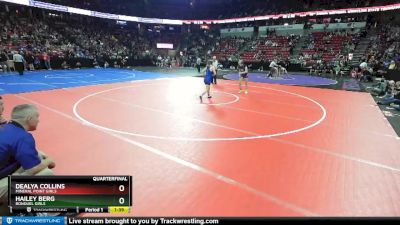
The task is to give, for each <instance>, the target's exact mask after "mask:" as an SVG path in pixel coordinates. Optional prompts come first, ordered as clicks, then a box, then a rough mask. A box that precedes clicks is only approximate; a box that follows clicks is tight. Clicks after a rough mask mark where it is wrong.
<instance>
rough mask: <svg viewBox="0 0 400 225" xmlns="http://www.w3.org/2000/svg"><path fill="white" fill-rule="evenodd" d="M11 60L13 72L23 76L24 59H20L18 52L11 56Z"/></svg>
mask: <svg viewBox="0 0 400 225" xmlns="http://www.w3.org/2000/svg"><path fill="white" fill-rule="evenodd" d="M13 60H14V67H15V70H16V71H18V73H19V75H24V69H25V66H24V63H25V59H24V57H22V55H21V54H19V53H18V52H15V53H14V55H13Z"/></svg>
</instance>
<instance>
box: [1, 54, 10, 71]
mask: <svg viewBox="0 0 400 225" xmlns="http://www.w3.org/2000/svg"><path fill="white" fill-rule="evenodd" d="M7 60H8V56H7V53H6V52H5V51H2V52H1V54H0V66H1V69H2V70H3V72H6V71H7V72H10V68H9V67H8V65H7Z"/></svg>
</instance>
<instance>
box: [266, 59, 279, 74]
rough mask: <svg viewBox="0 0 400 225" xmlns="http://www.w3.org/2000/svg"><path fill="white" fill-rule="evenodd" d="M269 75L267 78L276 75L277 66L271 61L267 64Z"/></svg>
mask: <svg viewBox="0 0 400 225" xmlns="http://www.w3.org/2000/svg"><path fill="white" fill-rule="evenodd" d="M269 69H270V70H269V74H268V76H267V77H272V76H273V75H274V74H277V73H278V64H277V63H276V62H275V60H272V61H271V63H270V64H269Z"/></svg>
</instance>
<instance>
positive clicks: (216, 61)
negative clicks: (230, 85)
mask: <svg viewBox="0 0 400 225" xmlns="http://www.w3.org/2000/svg"><path fill="white" fill-rule="evenodd" d="M213 67H214V69H215V73H214V74H213V83H214V84H217V75H218V60H217V57H216V56H213Z"/></svg>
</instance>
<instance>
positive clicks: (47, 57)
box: [43, 52, 51, 70]
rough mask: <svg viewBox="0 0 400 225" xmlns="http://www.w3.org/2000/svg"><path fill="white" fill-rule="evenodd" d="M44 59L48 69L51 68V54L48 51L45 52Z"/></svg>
mask: <svg viewBox="0 0 400 225" xmlns="http://www.w3.org/2000/svg"><path fill="white" fill-rule="evenodd" d="M43 61H44V66H45V67H46V69H47V70H51V65H50V56H49V55H48V54H47V52H44V53H43Z"/></svg>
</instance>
